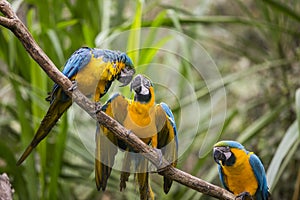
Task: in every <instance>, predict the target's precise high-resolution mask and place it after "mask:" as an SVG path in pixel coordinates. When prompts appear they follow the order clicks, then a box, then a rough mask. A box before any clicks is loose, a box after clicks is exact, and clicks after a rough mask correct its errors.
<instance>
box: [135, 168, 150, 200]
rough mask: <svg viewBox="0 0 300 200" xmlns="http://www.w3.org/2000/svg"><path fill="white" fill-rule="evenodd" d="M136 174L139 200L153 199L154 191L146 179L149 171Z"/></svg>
mask: <svg viewBox="0 0 300 200" xmlns="http://www.w3.org/2000/svg"><path fill="white" fill-rule="evenodd" d="M136 176H137V180H138V184H139V191H140V200H148V199H151V200H154V193H153V191H152V189H151V186H150V185H149V181H148V178H149V173H148V172H146V173H137V174H136Z"/></svg>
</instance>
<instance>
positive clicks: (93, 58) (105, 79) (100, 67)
mask: <svg viewBox="0 0 300 200" xmlns="http://www.w3.org/2000/svg"><path fill="white" fill-rule="evenodd" d="M62 73H63V74H64V75H65V76H67V77H68V78H69V79H70V80H72V81H73V83H74V84H75V85H74V87H75V86H76V87H77V88H78V89H79V90H80V91H81V92H82V93H83V94H84V95H86V96H89V97H91V96H92V98H93V101H94V102H99V100H100V98H101V97H102V96H103V95H105V94H106V92H107V91H108V89H109V87H110V86H111V84H112V82H113V81H114V80H115V79H117V80H118V81H119V82H121V83H122V86H125V85H127V84H129V83H130V81H131V80H132V77H133V75H134V73H135V69H134V66H133V64H132V61H131V60H130V58H129V57H128V56H127V55H126V54H125V53H122V52H119V51H112V50H103V49H97V48H88V47H83V48H80V49H78V50H77V51H75V52H74V53H73V54H72V55H71V57H70V58H69V59H68V61H67V63H66V64H65V66H64V69H63V71H62ZM46 100H47V101H49V102H50V107H49V109H48V111H47V114H46V116H45V117H44V118H43V120H42V122H41V124H40V127H39V128H38V130H37V132H36V134H35V136H34V138H33V140H32V142H31V143H30V145H29V146H28V147H27V149H26V150H25V152H24V153H23V154H22V156H21V157H20V159H19V160H18V162H17V165H20V164H21V163H22V162H23V161H24V160H25V159H26V158H27V156H28V155H29V154H30V153H31V151H32V150H33V149H34V148H35V147H36V146H37V145H38V144H39V142H40V141H41V140H42V139H44V138H45V137H46V136H47V135H48V133H49V132H50V130H51V129H52V128H53V126H54V125H55V124H56V122H57V121H58V119H59V118H60V117H61V116H62V114H63V113H64V112H65V111H66V110H67V109H68V108H69V107H70V106H71V104H72V99H71V98H70V97H69V96H67V94H66V93H65V92H64V91H63V90H62V88H61V87H60V86H59V85H57V84H55V85H54V86H53V89H52V92H51V93H50V94H49V96H48V97H47V98H46Z"/></svg>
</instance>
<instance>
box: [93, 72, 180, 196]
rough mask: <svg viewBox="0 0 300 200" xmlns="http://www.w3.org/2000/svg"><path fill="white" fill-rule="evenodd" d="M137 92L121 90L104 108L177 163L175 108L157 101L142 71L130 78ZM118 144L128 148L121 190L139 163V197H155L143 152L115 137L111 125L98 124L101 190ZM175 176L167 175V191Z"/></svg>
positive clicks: (97, 159)
mask: <svg viewBox="0 0 300 200" xmlns="http://www.w3.org/2000/svg"><path fill="white" fill-rule="evenodd" d="M130 88H131V90H133V91H134V92H135V95H134V100H129V99H127V98H125V97H124V96H122V95H121V94H115V95H114V96H112V97H111V98H110V99H109V100H108V101H107V103H106V104H105V105H104V106H103V107H102V110H103V111H104V112H105V113H106V114H108V115H109V116H111V117H113V118H114V119H115V120H117V121H118V122H119V123H120V124H122V125H123V126H124V127H125V128H127V129H128V130H130V131H131V132H132V133H133V134H136V135H137V136H138V137H139V138H140V139H141V140H142V141H143V142H145V143H146V144H149V145H151V146H152V147H153V148H157V149H160V151H161V152H162V156H163V157H164V158H165V159H166V160H168V161H169V163H170V164H171V165H173V166H176V164H177V162H176V160H177V154H178V139H177V130H176V124H175V120H174V116H173V114H172V111H171V110H170V108H169V107H168V105H167V104H165V103H160V104H156V103H155V94H154V88H153V84H152V82H151V81H150V80H149V79H148V78H146V77H145V76H143V75H140V74H139V75H137V76H136V77H135V78H134V79H133V80H132V82H131V85H130ZM118 147H119V148H120V149H121V150H125V157H124V161H123V167H122V173H121V178H120V180H121V183H120V190H121V191H122V189H125V188H126V181H128V177H129V175H130V167H131V166H130V163H131V161H133V163H134V166H135V167H136V168H135V169H136V171H135V172H136V173H135V175H136V178H137V182H138V184H139V191H140V199H148V198H151V199H154V194H153V192H152V190H151V187H150V185H149V182H148V176H149V174H148V172H147V168H148V163H147V160H146V159H145V158H144V157H143V156H141V155H133V154H134V152H133V151H132V150H131V149H130V148H129V147H128V146H127V145H126V143H125V142H124V141H121V140H119V139H117V138H116V136H115V135H114V134H113V133H111V132H110V131H109V130H108V129H106V128H105V127H103V126H100V127H99V125H98V127H97V131H96V153H95V154H96V155H95V177H96V185H97V188H98V190H100V189H102V190H105V188H106V184H107V180H108V178H109V176H110V173H111V169H112V167H113V164H114V157H115V155H116V153H117V150H118ZM171 185H172V180H171V179H168V178H166V177H164V192H165V193H166V194H167V193H168V192H169V190H170V187H171Z"/></svg>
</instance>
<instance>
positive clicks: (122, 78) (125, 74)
mask: <svg viewBox="0 0 300 200" xmlns="http://www.w3.org/2000/svg"><path fill="white" fill-rule="evenodd" d="M134 73H135V69H134V68H129V67H127V66H126V67H125V68H124V69H122V70H121V74H120V75H119V77H118V81H119V82H121V83H122V85H120V87H124V86H126V85H128V84H129V83H130V81H131V80H132V78H133V75H134Z"/></svg>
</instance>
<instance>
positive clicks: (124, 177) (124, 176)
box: [120, 149, 131, 191]
mask: <svg viewBox="0 0 300 200" xmlns="http://www.w3.org/2000/svg"><path fill="white" fill-rule="evenodd" d="M127 150H128V149H127ZM130 166H131V156H130V152H129V151H125V156H124V161H123V165H122V172H121V177H120V191H122V190H123V189H125V188H126V182H127V181H128V178H129V176H130Z"/></svg>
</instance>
